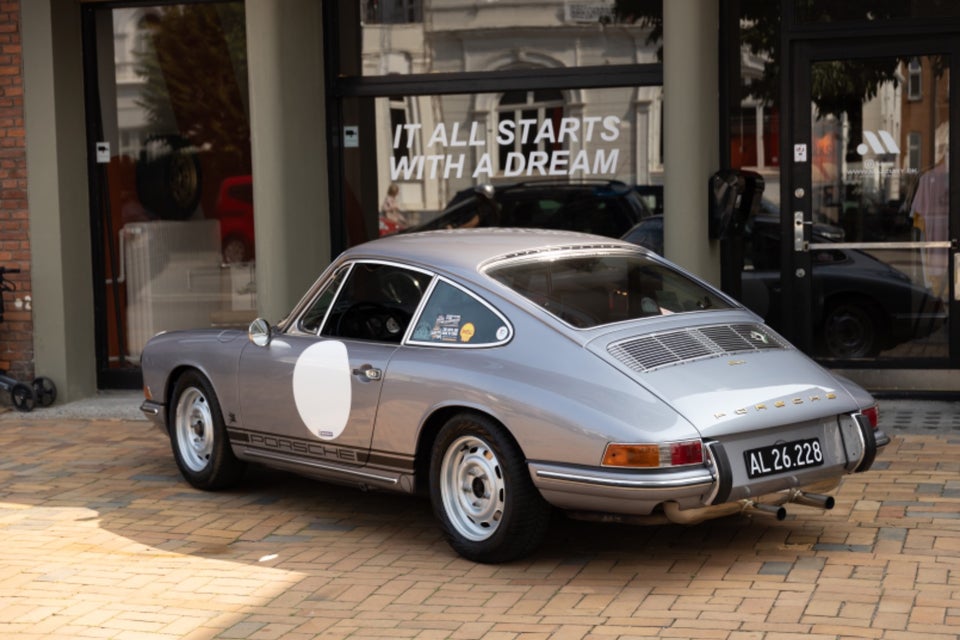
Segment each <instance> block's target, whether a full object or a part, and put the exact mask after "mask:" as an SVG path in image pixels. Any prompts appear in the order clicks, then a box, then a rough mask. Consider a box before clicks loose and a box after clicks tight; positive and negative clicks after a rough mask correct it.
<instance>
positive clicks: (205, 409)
mask: <svg viewBox="0 0 960 640" xmlns="http://www.w3.org/2000/svg"><path fill="white" fill-rule="evenodd" d="M170 440H171V443H172V445H173V456H174V458H175V459H176V461H177V467H179V469H180V473H181V474H183V477H184V478H185V479H186V480H187V482H189V483H190V484H192V485H193V486H194V487H196V488H198V489H207V490H213V489H222V488H225V487H228V486H230V485H232V484H235V483H236V482H237V481H239V480H240V477H241V476H242V475H243V469H244V465H243V462H241V461H240V460H238V459H237V458H236V456H234V455H233V450H232V449H231V448H230V442H229V439H228V436H227V429H226V426H225V425H224V423H223V414H222V413H221V412H220V403H219V402H218V401H217V397H216V394H215V393H214V392H213V388H212V386H211V385H210V382H209V381H208V380H207V379H206V378H205V377H204V376H203V375H201V374H200V373H199V372H197V371H189V372H187V373H185V374H183V375H182V376H180V379H179V380H177V384H176V386H175V387H174V390H173V411H172V412H171V414H170Z"/></svg>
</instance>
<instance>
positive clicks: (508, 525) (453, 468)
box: [430, 413, 550, 563]
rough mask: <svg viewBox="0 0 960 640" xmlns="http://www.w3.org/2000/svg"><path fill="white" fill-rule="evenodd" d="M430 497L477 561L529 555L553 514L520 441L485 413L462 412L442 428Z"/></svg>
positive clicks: (455, 539) (463, 550) (460, 548)
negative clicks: (529, 470) (535, 485)
mask: <svg viewBox="0 0 960 640" xmlns="http://www.w3.org/2000/svg"><path fill="white" fill-rule="evenodd" d="M430 497H431V501H432V503H433V511H434V514H435V515H436V517H437V519H438V520H439V521H440V524H441V526H442V528H443V531H444V534H445V535H446V538H447V541H448V542H449V543H450V546H451V547H453V549H454V550H455V551H456V552H457V553H459V554H460V555H461V556H463V557H465V558H467V559H469V560H473V561H475V562H485V563H495V562H507V561H509V560H514V559H516V558H520V557H523V556H525V555H528V554H529V553H531V552H532V551H533V550H534V549H535V548H536V547H537V546H538V545H539V544H540V542H541V541H542V540H543V537H544V535H545V534H546V531H547V525H548V524H549V520H550V506H549V505H548V504H547V502H546V501H545V500H544V499H543V497H542V496H541V495H540V493H539V492H538V491H537V489H536V487H534V486H533V482H532V481H531V480H530V475H529V473H528V471H527V466H526V463H525V461H524V459H523V456H522V454H521V453H520V449H519V447H517V445H516V444H515V443H514V442H513V440H512V439H511V438H510V437H509V436H508V435H507V433H506V431H505V430H504V429H503V428H502V427H500V426H499V425H498V424H496V423H495V422H494V421H493V420H490V419H489V418H486V417H484V416H480V415H474V414H469V413H464V414H459V415H457V416H454V417H453V418H451V419H450V420H449V421H447V423H446V424H445V425H444V426H443V428H442V429H441V430H440V433H439V435H438V436H437V440H436V442H435V443H434V446H433V454H432V458H431V463H430Z"/></svg>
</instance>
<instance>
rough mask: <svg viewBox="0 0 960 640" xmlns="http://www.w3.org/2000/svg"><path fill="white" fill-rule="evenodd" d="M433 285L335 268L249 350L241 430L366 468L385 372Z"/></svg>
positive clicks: (358, 268)
mask: <svg viewBox="0 0 960 640" xmlns="http://www.w3.org/2000/svg"><path fill="white" fill-rule="evenodd" d="M429 281H430V275H429V274H426V273H422V272H419V271H414V270H409V269H406V268H403V267H400V266H397V265H391V264H384V263H377V262H358V263H355V264H353V265H349V266H347V267H344V268H342V269H339V270H338V271H336V272H335V273H334V274H333V275H332V276H331V277H330V280H329V281H328V282H327V283H326V284H325V285H324V286H322V287H321V288H320V289H319V291H318V292H317V294H316V296H315V298H314V300H313V301H312V302H311V303H310V304H309V305H307V306H306V307H305V310H304V312H303V314H302V315H301V316H300V317H298V318H297V319H296V321H294V322H292V323H291V324H290V326H289V327H287V329H286V330H285V331H284V332H283V333H280V334H277V335H275V336H274V337H273V339H272V340H271V341H270V342H269V343H268V344H267V345H266V346H262V347H261V346H258V345H255V344H253V343H251V344H249V345H247V346H246V347H245V348H244V350H243V353H242V354H241V361H240V372H241V375H240V379H239V382H238V387H239V392H240V404H241V412H242V413H241V416H240V422H241V424H242V427H241V428H240V429H234V431H237V432H243V433H246V434H247V435H246V436H245V437H249V438H253V439H255V440H256V441H257V442H256V444H258V445H260V446H263V447H266V448H270V449H277V451H275V452H274V453H276V454H282V455H285V456H293V457H300V458H304V459H313V458H316V457H321V458H323V459H324V460H325V461H326V462H331V461H334V462H339V463H342V464H345V465H363V464H365V462H366V458H367V452H368V451H369V448H370V440H371V436H372V433H373V424H374V420H375V418H376V414H377V406H378V403H379V398H380V390H381V386H382V384H383V377H384V372H385V371H386V370H387V364H388V362H389V361H390V358H391V357H392V355H393V354H394V352H395V351H396V350H397V348H398V347H399V345H400V343H401V341H402V338H403V336H404V334H405V333H406V331H407V327H408V325H409V323H410V319H411V318H412V316H413V313H414V312H415V310H416V307H417V305H418V304H419V303H420V298H421V297H422V294H423V292H424V291H425V290H426V288H427V285H428V284H429ZM242 437H244V436H242Z"/></svg>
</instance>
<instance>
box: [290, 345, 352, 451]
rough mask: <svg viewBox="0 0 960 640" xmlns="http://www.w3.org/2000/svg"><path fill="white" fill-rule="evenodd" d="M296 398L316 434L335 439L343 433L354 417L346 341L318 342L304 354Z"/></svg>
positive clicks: (297, 373) (299, 364) (295, 379)
mask: <svg viewBox="0 0 960 640" xmlns="http://www.w3.org/2000/svg"><path fill="white" fill-rule="evenodd" d="M293 401H294V402H295V403H296V405H297V412H299V413H300V419H301V420H303V423H304V424H305V425H306V426H307V429H309V430H310V432H311V433H312V434H313V435H315V436H317V437H318V438H320V439H322V440H333V439H334V438H337V437H338V436H339V435H340V434H341V433H343V430H344V429H345V428H346V426H347V420H349V418H350V361H349V359H348V358H347V347H346V346H345V345H344V344H343V343H342V342H318V343H317V344H314V345H311V346H309V347H307V349H306V350H304V352H303V353H302V354H300V357H299V358H297V363H296V364H295V365H294V367H293Z"/></svg>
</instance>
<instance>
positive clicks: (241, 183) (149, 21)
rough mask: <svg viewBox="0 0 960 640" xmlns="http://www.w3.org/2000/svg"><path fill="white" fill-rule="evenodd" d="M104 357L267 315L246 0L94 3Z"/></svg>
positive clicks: (118, 363)
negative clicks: (164, 336)
mask: <svg viewBox="0 0 960 640" xmlns="http://www.w3.org/2000/svg"><path fill="white" fill-rule="evenodd" d="M93 11H94V16H95V18H94V24H95V31H96V33H95V37H96V52H97V66H98V80H99V87H98V96H99V103H98V104H88V108H90V109H99V113H98V114H97V115H98V118H99V121H100V123H102V124H101V126H100V130H98V131H94V132H91V133H92V134H93V135H95V136H96V139H97V143H96V163H97V168H98V171H96V172H95V174H94V176H93V179H94V180H95V181H96V185H95V186H94V189H95V193H97V194H98V197H97V198H96V201H97V202H98V206H99V211H97V212H95V214H96V215H97V216H98V221H97V223H98V228H99V229H100V230H101V233H102V236H101V250H100V251H98V255H97V259H98V260H99V261H100V265H99V266H98V269H97V272H98V273H101V274H103V277H104V280H103V281H100V282H98V283H97V287H98V288H99V289H100V291H99V292H98V295H99V297H100V299H101V300H102V301H103V304H102V306H101V308H102V309H103V311H101V312H100V313H99V317H98V332H99V334H100V336H101V339H100V346H99V351H100V361H101V362H100V367H101V369H110V368H127V367H131V368H135V367H136V366H137V365H138V363H139V355H140V351H141V350H142V348H143V345H144V344H145V343H146V341H147V340H148V339H149V338H150V337H152V336H153V335H154V334H156V333H157V332H159V331H165V330H171V329H179V328H193V327H202V326H246V324H247V323H248V322H249V320H250V319H252V318H253V316H254V315H255V314H256V284H255V281H254V268H253V260H254V259H255V255H256V246H255V243H254V233H253V181H252V176H251V156H250V121H249V104H248V89H247V70H246V68H247V67H246V35H245V17H244V5H243V3H242V2H219V3H203V4H182V5H170V4H163V5H157V6H138V7H135V8H117V9H99V8H96V9H93Z"/></svg>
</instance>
